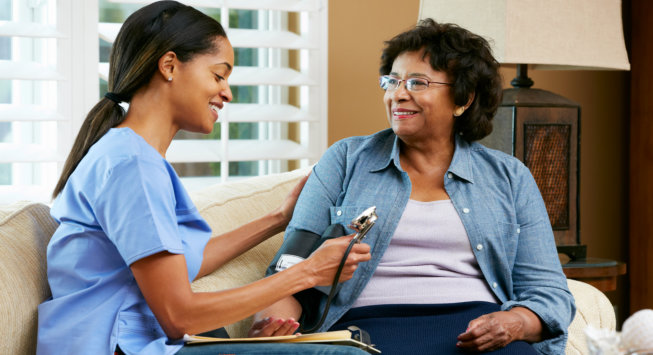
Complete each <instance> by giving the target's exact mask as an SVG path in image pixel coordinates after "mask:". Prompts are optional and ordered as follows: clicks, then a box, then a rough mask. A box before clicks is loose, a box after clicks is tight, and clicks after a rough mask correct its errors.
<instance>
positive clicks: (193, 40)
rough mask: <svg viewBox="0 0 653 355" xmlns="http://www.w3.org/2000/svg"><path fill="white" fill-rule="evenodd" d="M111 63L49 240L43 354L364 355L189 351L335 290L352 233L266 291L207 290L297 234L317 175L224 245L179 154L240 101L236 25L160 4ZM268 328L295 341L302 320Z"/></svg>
mask: <svg viewBox="0 0 653 355" xmlns="http://www.w3.org/2000/svg"><path fill="white" fill-rule="evenodd" d="M110 65H111V67H110V70H109V89H110V92H109V93H107V95H106V96H105V97H104V98H102V99H101V100H100V102H98V104H97V105H96V106H95V107H93V109H92V110H91V111H90V113H89V114H88V116H87V117H86V120H85V122H84V124H83V125H82V128H81V130H80V132H79V134H78V136H77V139H76V141H75V143H74V146H73V148H72V151H71V153H70V156H69V157H68V160H67V161H66V164H65V166H64V170H63V173H62V176H61V179H60V181H59V183H58V185H57V186H56V188H55V191H54V197H55V201H54V204H53V206H52V210H51V213H52V216H53V217H54V218H56V219H57V221H59V222H60V226H59V228H58V229H57V231H56V233H55V234H54V235H53V237H52V239H51V241H50V244H49V245H48V254H47V258H48V281H49V284H50V288H51V290H52V298H51V299H50V300H47V301H46V302H44V303H43V304H41V305H40V306H39V334H38V349H37V353H39V354H55V353H56V354H111V353H114V351H115V352H117V353H125V354H174V353H180V354H184V353H185V354H190V353H208V352H212V353H215V352H220V353H243V352H249V351H256V352H258V353H262V352H264V353H315V352H320V353H358V352H359V351H360V350H358V349H355V348H353V347H333V346H326V345H324V346H322V345H317V346H315V345H299V344H286V345H283V344H278V345H276V344H268V345H247V344H235V345H209V346H193V347H184V346H183V341H182V340H181V338H182V336H183V335H184V334H197V333H201V332H206V331H209V330H213V329H216V328H219V327H222V326H224V325H227V324H230V323H233V322H235V321H238V320H240V319H243V318H245V317H248V316H250V315H252V314H253V313H255V312H257V311H260V310H262V309H263V308H264V307H267V306H269V305H271V304H272V303H274V302H276V301H278V300H280V299H282V298H284V297H287V296H289V295H291V294H293V293H295V292H298V291H300V290H302V289H306V288H310V287H313V286H315V285H327V284H330V283H331V279H332V278H333V276H334V274H335V270H336V269H337V266H338V263H339V261H340V258H341V257H342V255H343V252H344V250H345V249H346V247H347V245H348V241H349V240H350V239H351V238H352V236H347V237H342V238H338V239H336V240H334V241H333V242H328V243H325V245H324V246H323V247H322V248H320V249H318V250H317V251H316V252H315V253H314V254H313V255H312V256H311V257H310V258H308V259H307V260H305V261H304V262H301V263H299V264H297V265H296V266H294V267H291V268H289V269H288V270H286V271H284V272H281V273H279V274H277V275H275V276H272V277H268V278H266V279H263V280H260V281H258V282H255V283H253V284H250V285H246V286H243V287H240V288H236V289H231V290H226V291H221V292H214V293H193V292H192V290H191V287H190V282H191V281H192V280H194V279H196V278H198V277H201V276H204V275H206V274H208V273H210V272H212V271H214V270H216V269H217V268H218V267H220V266H221V265H223V264H224V263H225V262H227V261H229V260H231V259H232V258H234V257H236V256H238V255H239V254H241V253H242V252H244V251H246V250H247V249H249V248H251V247H252V246H254V245H256V244H258V243H260V242H261V241H263V240H265V239H266V238H268V237H270V236H272V235H274V234H276V233H278V232H280V231H282V230H283V229H284V228H285V227H286V225H287V224H288V221H289V220H290V217H291V215H292V211H293V209H294V206H295V202H296V199H297V196H298V195H299V192H300V190H301V188H302V186H303V183H304V182H305V180H304V181H302V182H301V183H300V184H298V186H296V187H295V189H294V190H293V191H292V192H291V193H290V194H289V196H288V197H287V198H286V200H285V201H284V203H283V204H282V206H280V207H279V208H278V209H277V210H275V211H273V212H271V213H269V214H268V215H266V216H264V217H261V218H260V219H257V220H255V221H253V222H251V223H249V224H247V225H244V226H242V227H240V228H239V229H236V230H234V231H231V232H228V233H226V234H224V235H221V236H219V237H217V238H212V239H210V236H211V230H210V228H209V226H208V225H207V223H206V222H205V221H204V220H203V219H202V217H201V216H200V215H199V213H198V211H197V209H196V208H195V207H194V206H193V203H192V202H191V200H190V198H189V196H188V194H187V193H186V191H185V190H184V188H183V186H182V184H181V182H180V180H179V177H178V176H177V175H176V173H175V171H174V169H173V168H172V166H171V165H170V164H169V163H168V162H167V161H166V159H165V155H166V150H167V149H168V147H169V145H170V142H171V141H172V138H173V137H174V135H175V133H176V132H177V131H179V130H180V129H184V130H188V131H192V132H203V133H209V132H211V130H212V129H213V126H214V124H215V122H216V120H217V119H218V112H219V110H220V109H221V108H222V107H223V105H224V103H225V102H229V101H230V100H231V99H232V94H231V91H230V89H229V84H228V83H227V80H228V78H229V75H230V74H231V71H232V69H233V67H234V52H233V48H232V47H231V44H230V43H229V40H228V39H227V37H226V34H225V32H224V29H223V28H222V26H221V25H220V24H219V23H218V22H216V21H215V20H213V19H212V18H210V17H208V16H206V15H204V14H202V13H201V12H200V11H198V10H196V9H193V8H192V7H189V6H185V5H182V4H180V3H178V2H175V1H160V2H155V3H153V4H150V5H148V6H145V7H143V8H142V9H140V10H138V11H136V12H135V13H134V14H133V15H131V16H130V17H129V18H128V19H127V21H125V23H124V25H123V27H122V29H121V30H120V33H119V34H118V36H117V38H116V42H115V43H114V47H113V50H112V53H111V59H110ZM121 102H129V110H128V112H126V113H125V112H124V110H123V109H122V107H121V106H120V105H119V103H121ZM369 258H370V254H369V247H368V246H367V245H365V244H360V245H356V247H355V248H354V249H353V252H352V253H351V254H350V256H349V258H348V261H347V266H346V267H345V270H344V272H343V277H342V278H341V279H342V280H346V279H349V278H351V276H352V274H353V272H354V270H355V269H356V265H357V264H358V263H359V262H362V261H366V260H369ZM268 326H272V327H276V328H277V329H278V330H279V331H280V332H284V333H289V332H291V331H292V330H294V329H295V328H296V326H297V323H296V322H295V321H294V320H292V319H289V320H284V321H274V320H272V321H271V320H268Z"/></svg>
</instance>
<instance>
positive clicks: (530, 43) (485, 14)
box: [419, 0, 630, 259]
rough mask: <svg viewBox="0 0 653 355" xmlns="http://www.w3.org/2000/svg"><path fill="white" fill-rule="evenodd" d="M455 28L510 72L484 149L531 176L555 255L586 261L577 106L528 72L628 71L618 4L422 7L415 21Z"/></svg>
mask: <svg viewBox="0 0 653 355" xmlns="http://www.w3.org/2000/svg"><path fill="white" fill-rule="evenodd" d="M429 17H430V18H433V19H434V20H435V21H437V22H440V23H455V24H458V25H459V26H461V27H463V28H465V29H467V30H469V31H471V32H473V33H475V34H477V35H480V36H483V37H484V38H486V39H487V40H488V41H489V43H490V45H491V46H492V50H493V53H494V56H495V58H496V59H497V60H498V61H499V63H501V64H502V66H504V65H507V66H514V67H516V71H517V75H516V77H515V78H514V79H513V80H512V81H511V85H512V86H513V88H510V89H505V90H504V91H503V100H502V103H501V105H500V107H499V110H498V111H497V114H496V116H495V118H494V130H493V132H492V134H491V135H490V136H488V137H486V138H484V139H483V140H482V141H481V143H483V144H484V145H486V146H488V147H490V148H494V149H499V150H502V151H504V152H506V153H508V154H512V155H514V156H516V157H517V158H519V159H520V160H521V161H523V162H524V163H525V164H526V166H528V168H529V169H530V170H531V172H532V174H533V177H534V178H535V181H536V182H537V185H538V187H539V189H540V192H541V193H542V197H543V198H544V202H545V204H546V207H547V212H548V214H549V218H550V220H551V225H552V227H553V232H554V235H555V239H556V245H557V246H558V251H559V252H560V253H564V254H567V255H568V256H569V257H570V258H571V259H581V258H585V256H586V255H585V254H586V248H585V246H584V245H582V244H581V243H580V230H579V229H580V228H579V207H580V206H579V176H580V166H579V159H578V157H579V155H580V144H579V141H580V106H579V105H578V104H577V103H575V102H573V101H571V100H569V99H567V98H564V97H562V96H560V95H557V94H555V93H552V92H550V91H545V90H540V89H531V86H533V81H532V80H531V79H530V78H529V77H528V68H529V67H531V68H534V69H551V70H553V69H555V70H560V69H572V70H603V69H606V70H629V69H630V64H629V62H628V55H627V53H626V47H625V44H624V36H623V28H622V18H621V0H547V1H541V0H421V2H420V12H419V18H420V19H422V18H429Z"/></svg>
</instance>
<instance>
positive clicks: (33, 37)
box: [0, 0, 97, 203]
mask: <svg viewBox="0 0 653 355" xmlns="http://www.w3.org/2000/svg"><path fill="white" fill-rule="evenodd" d="M8 4H9V6H11V11H10V12H11V14H5V15H8V16H7V17H6V18H3V20H5V21H1V22H0V37H3V38H5V39H8V40H5V41H4V45H6V46H7V47H8V48H3V50H4V51H5V53H9V54H8V57H7V58H3V60H0V81H2V82H3V84H4V86H5V87H4V89H5V90H6V92H5V94H6V95H5V96H6V97H4V99H3V101H2V103H0V125H2V127H3V128H4V131H5V132H4V135H3V136H2V137H0V176H3V177H4V181H0V203H10V202H13V201H16V200H19V199H30V200H35V201H42V202H49V201H50V196H51V194H52V190H53V188H54V185H55V183H56V181H57V179H58V178H59V173H60V171H61V167H62V165H63V162H64V160H65V158H66V156H67V154H68V152H69V149H70V146H71V142H72V140H73V139H74V134H76V132H77V130H78V129H79V124H80V122H81V120H82V119H83V114H84V113H85V112H86V111H88V109H90V106H89V104H90V103H91V102H93V101H95V98H94V97H92V96H93V95H92V94H90V93H92V92H93V90H94V88H96V87H97V82H96V81H95V82H93V84H90V85H89V83H90V82H91V81H90V80H92V78H93V76H92V75H91V76H89V72H88V70H89V69H91V66H90V65H88V64H87V65H86V69H87V71H86V72H84V70H83V69H82V68H83V67H84V63H88V60H89V58H88V55H87V54H86V51H85V50H84V49H86V50H88V49H89V48H91V47H95V48H97V44H96V42H91V43H88V41H85V39H84V37H83V33H84V32H82V31H80V27H83V21H85V20H86V21H88V20H89V19H88V16H89V15H91V16H90V20H91V21H93V16H92V14H96V13H97V8H96V7H94V8H90V9H89V7H92V6H90V5H92V4H93V2H89V3H86V2H83V3H80V4H77V2H76V4H75V6H73V4H72V0H47V1H24V0H11V1H10V2H9V3H8ZM95 21H97V20H95ZM88 38H91V39H92V38H93V37H88V36H87V37H86V40H88ZM95 52H96V51H93V52H91V53H95ZM84 56H86V57H84ZM91 57H92V54H91ZM90 60H92V58H91V59H90ZM73 68H75V70H73ZM91 73H92V72H91ZM84 76H86V79H87V80H86V82H84V80H83V77H84ZM89 90H90V93H89ZM95 93H96V94H95V96H96V97H97V90H95ZM93 103H94V102H93ZM80 115H81V116H80Z"/></svg>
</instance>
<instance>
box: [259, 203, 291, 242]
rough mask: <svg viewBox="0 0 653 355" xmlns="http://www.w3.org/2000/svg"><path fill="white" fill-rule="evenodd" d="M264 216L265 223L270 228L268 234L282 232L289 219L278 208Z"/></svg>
mask: <svg viewBox="0 0 653 355" xmlns="http://www.w3.org/2000/svg"><path fill="white" fill-rule="evenodd" d="M265 218H266V219H267V220H268V221H267V224H268V225H269V226H270V227H271V230H272V234H271V235H270V236H272V235H275V234H277V233H281V232H283V231H284V230H285V229H286V227H287V226H288V223H290V219H289V218H287V217H286V216H284V214H283V213H282V212H281V210H280V209H278V208H277V209H275V210H273V211H271V212H270V213H268V214H267V215H266V217H265Z"/></svg>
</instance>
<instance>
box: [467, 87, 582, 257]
mask: <svg viewBox="0 0 653 355" xmlns="http://www.w3.org/2000/svg"><path fill="white" fill-rule="evenodd" d="M579 137H580V106H579V105H578V104H577V103H575V102H573V101H571V100H569V99H567V98H565V97H562V96H560V95H557V94H554V93H552V92H550V91H546V90H540V89H527V88H511V89H505V90H504V91H503V100H502V103H501V106H500V107H499V110H498V111H497V114H496V116H495V117H494V130H493V132H492V134H490V135H489V136H488V137H486V138H484V139H483V140H481V141H480V143H481V144H483V145H485V146H487V147H489V148H493V149H497V150H501V151H503V152H505V153H507V154H510V155H514V156H515V157H517V158H518V159H520V160H521V161H522V162H524V164H525V165H526V166H527V167H528V168H529V169H530V170H531V173H532V174H533V177H534V178H535V181H536V182H537V186H538V187H539V189H540V192H541V193H542V197H543V199H544V203H545V205H546V208H547V212H548V214H549V219H550V221H551V226H552V227H553V233H554V235H555V239H556V245H575V244H580V235H579V223H578V221H579V206H578V204H579V195H578V193H579V186H578V182H579V151H580V139H579Z"/></svg>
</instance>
